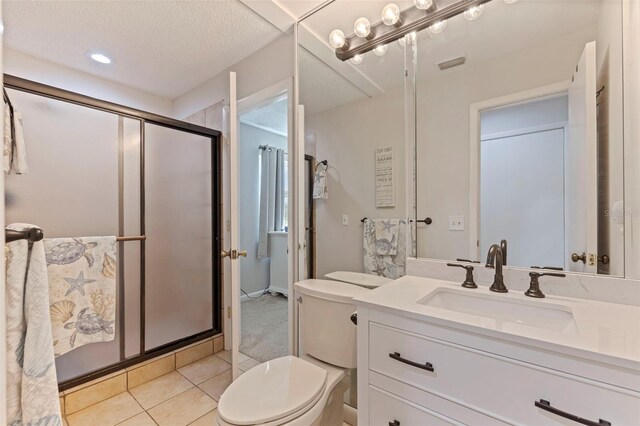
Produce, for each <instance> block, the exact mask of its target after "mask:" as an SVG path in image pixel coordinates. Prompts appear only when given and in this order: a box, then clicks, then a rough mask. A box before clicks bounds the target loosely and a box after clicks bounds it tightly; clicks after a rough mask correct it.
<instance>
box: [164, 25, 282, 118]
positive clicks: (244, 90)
mask: <svg viewBox="0 0 640 426" xmlns="http://www.w3.org/2000/svg"><path fill="white" fill-rule="evenodd" d="M293 49H294V43H293V35H292V34H287V35H283V36H282V37H280V38H279V39H277V40H276V41H274V42H273V43H271V44H269V45H267V46H266V47H264V48H262V49H261V50H259V51H257V52H256V53H254V54H253V55H251V56H248V57H247V58H245V59H243V60H242V61H240V62H238V63H237V64H235V65H233V66H231V67H229V68H227V69H226V70H224V71H223V72H221V73H220V74H218V75H217V76H215V77H213V78H211V79H209V80H207V81H206V82H204V83H202V84H201V85H199V86H197V87H194V88H193V89H192V90H190V91H188V92H187V93H185V94H184V95H181V96H179V97H178V98H176V99H174V101H173V116H174V117H187V116H189V115H191V114H193V113H194V112H197V111H200V110H202V109H204V108H206V107H208V106H210V105H212V104H214V103H216V102H219V101H220V100H222V99H224V100H226V101H227V103H228V101H229V72H231V71H234V72H236V73H237V96H238V100H240V99H242V98H244V97H246V96H248V95H250V94H252V93H255V92H257V91H259V90H261V89H264V88H265V87H269V86H270V85H272V84H275V83H278V82H280V81H282V80H285V79H287V78H289V77H292V76H293V74H294V61H293V52H294V50H293Z"/></svg>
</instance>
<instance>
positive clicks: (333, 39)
mask: <svg viewBox="0 0 640 426" xmlns="http://www.w3.org/2000/svg"><path fill="white" fill-rule="evenodd" d="M329 44H330V45H331V47H333V48H334V49H340V48H341V47H343V46H344V45H345V38H344V33H343V32H342V31H340V30H333V31H331V34H329Z"/></svg>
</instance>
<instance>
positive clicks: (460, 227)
mask: <svg viewBox="0 0 640 426" xmlns="http://www.w3.org/2000/svg"><path fill="white" fill-rule="evenodd" d="M449 231H464V216H449Z"/></svg>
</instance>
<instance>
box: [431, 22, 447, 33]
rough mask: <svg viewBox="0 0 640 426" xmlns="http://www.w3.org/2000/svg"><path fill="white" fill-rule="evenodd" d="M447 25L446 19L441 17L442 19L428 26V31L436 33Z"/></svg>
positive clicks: (440, 31)
mask: <svg viewBox="0 0 640 426" xmlns="http://www.w3.org/2000/svg"><path fill="white" fill-rule="evenodd" d="M446 27H447V20H446V19H443V20H442V21H438V22H436V23H434V24H433V25H431V26H430V27H429V32H430V33H431V34H433V35H438V34H440V33H442V32H443V31H444V29H445V28H446Z"/></svg>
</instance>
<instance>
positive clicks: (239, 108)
mask: <svg viewBox="0 0 640 426" xmlns="http://www.w3.org/2000/svg"><path fill="white" fill-rule="evenodd" d="M283 95H286V96H287V128H288V129H287V146H288V151H289V160H288V161H289V167H288V176H287V178H288V191H289V206H288V217H289V232H288V235H287V245H288V247H289V248H291V247H293V244H294V241H295V240H294V238H295V236H294V232H293V227H294V226H296V225H295V224H296V219H297V215H296V210H295V206H294V203H292V202H291V201H292V199H293V197H294V195H295V192H294V185H293V183H294V179H295V177H294V167H293V163H294V161H295V158H294V157H293V156H292V155H291V153H292V152H294V143H295V138H294V134H293V129H294V127H293V115H294V93H293V78H292V77H289V78H286V79H284V80H281V81H279V82H277V83H274V84H272V85H270V86H268V87H265V88H264V89H261V90H259V91H257V92H254V93H252V94H250V95H248V96H245V97H244V98H242V99H239V100H238V101H237V103H236V111H235V114H233V113H231V114H230V117H229V118H230V120H235V121H236V125H237V124H238V123H239V118H240V115H241V114H243V113H247V112H249V111H251V110H253V109H256V108H259V107H261V106H264V105H265V104H268V103H270V102H272V101H273V100H274V99H276V98H278V97H279V96H283ZM238 136H239V135H238ZM237 143H240V141H239V139H238V141H237ZM233 166H234V165H233V164H230V167H233ZM232 218H233V212H232ZM242 248H243V247H240V248H239V249H242ZM296 252H297V250H291V249H289V250H288V253H287V262H288V265H287V268H288V293H289V297H288V298H287V304H288V309H287V311H288V319H287V321H288V324H287V325H288V329H289V330H288V346H289V348H288V353H289V354H293V348H294V345H293V337H294V332H293V325H294V315H293V313H294V304H293V301H294V298H293V272H294V270H293V268H294V262H295V261H296V257H295V256H296ZM238 283H240V277H238ZM224 285H225V293H226V292H229V293H227V294H230V295H231V297H234V298H235V297H238V298H239V297H240V296H239V295H236V294H234V293H233V292H232V289H231V280H225V283H224ZM238 285H239V284H238ZM239 291H240V290H239V288H238V292H239ZM225 299H227V298H225ZM230 300H231V299H230V298H228V299H227V300H226V302H225V303H230ZM229 306H230V305H228V306H225V310H226V309H227V308H228V307H229ZM238 306H240V305H238ZM238 311H239V310H238ZM236 314H237V315H236ZM236 325H237V331H236V330H234V329H235V328H236ZM240 327H241V312H237V313H234V312H233V311H232V318H231V323H230V324H229V328H226V327H225V333H227V332H229V333H230V334H231V335H232V336H236V333H237V338H238V347H239V345H240V341H241V339H242V336H241V333H240Z"/></svg>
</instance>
